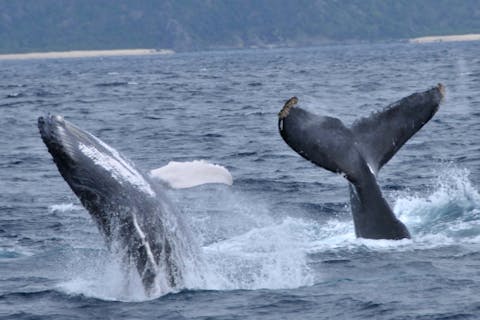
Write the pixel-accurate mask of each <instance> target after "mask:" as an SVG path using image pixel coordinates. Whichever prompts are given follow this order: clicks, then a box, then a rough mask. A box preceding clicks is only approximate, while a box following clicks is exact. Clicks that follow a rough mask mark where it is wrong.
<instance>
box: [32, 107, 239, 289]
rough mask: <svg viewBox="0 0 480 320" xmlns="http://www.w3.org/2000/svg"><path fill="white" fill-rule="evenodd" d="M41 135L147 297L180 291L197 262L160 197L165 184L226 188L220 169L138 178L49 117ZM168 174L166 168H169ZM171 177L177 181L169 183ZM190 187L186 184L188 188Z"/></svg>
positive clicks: (85, 136)
mask: <svg viewBox="0 0 480 320" xmlns="http://www.w3.org/2000/svg"><path fill="white" fill-rule="evenodd" d="M38 128H39V131H40V135H41V137H42V139H43V141H44V143H45V144H46V146H47V148H48V151H49V152H50V154H51V155H52V157H53V160H54V162H55V163H56V165H57V167H58V170H59V171H60V174H61V175H62V176H63V178H64V179H65V181H66V182H67V183H68V185H69V186H70V188H71V189H72V190H73V192H74V193H75V194H76V195H77V196H78V198H79V199H80V202H81V203H82V205H83V206H84V207H85V208H86V209H87V210H88V212H89V213H90V215H91V216H92V218H93V220H94V221H95V222H96V224H97V226H98V228H99V230H100V233H101V234H102V235H103V237H104V238H105V241H106V243H107V246H108V247H109V249H110V250H111V251H113V252H115V253H118V254H120V255H121V256H122V260H123V262H124V264H123V265H124V266H127V267H130V266H133V267H134V269H136V270H137V271H138V274H139V276H140V278H141V281H142V283H143V286H144V288H145V292H146V293H147V295H152V294H156V293H164V292H168V291H170V290H171V289H176V288H179V287H182V285H183V280H184V274H183V273H184V270H185V269H186V264H188V266H189V267H191V265H192V264H195V261H197V260H198V257H197V256H196V255H197V253H196V251H195V248H194V246H192V244H191V243H192V241H191V239H190V236H189V232H188V230H186V228H185V227H184V225H183V223H182V221H181V220H180V219H179V217H178V213H177V211H176V210H175V208H174V206H173V205H172V204H171V203H170V201H169V200H168V199H167V197H166V195H165V183H156V181H155V179H157V178H161V179H164V180H165V182H166V184H170V185H172V184H174V183H173V182H175V183H177V184H178V183H179V181H180V182H181V185H182V186H181V187H188V186H194V185H199V184H203V183H209V182H216V183H227V184H231V182H232V178H231V175H230V173H229V172H228V171H227V170H226V169H225V168H223V167H220V166H213V165H210V164H207V163H205V162H191V163H186V164H183V165H182V166H180V168H181V169H182V170H183V171H185V170H186V171H190V172H189V173H191V171H192V170H189V169H192V167H194V168H197V169H198V168H200V169H201V170H205V169H208V171H209V174H210V175H212V174H213V175H214V178H213V180H212V181H209V176H201V175H198V174H197V175H196V176H195V179H193V182H191V183H190V182H189V180H188V179H183V178H182V173H181V172H180V170H178V166H179V165H178V163H177V165H172V164H169V165H168V166H166V167H165V168H166V169H164V170H159V169H157V171H155V170H154V171H153V172H152V173H151V174H150V175H148V174H143V173H142V172H141V171H140V170H138V169H137V168H136V167H135V165H134V164H133V163H132V162H131V161H129V160H128V159H126V158H125V157H124V156H122V155H121V154H120V153H119V152H118V151H117V150H115V149H114V148H112V147H111V146H109V145H108V144H106V143H105V142H103V141H101V140H100V139H99V138H97V137H95V136H94V135H92V134H90V133H88V132H86V131H84V130H82V129H80V128H79V127H77V126H75V125H74V124H72V123H70V122H68V121H66V120H65V119H64V118H63V117H61V116H53V115H49V116H46V117H40V118H39V119H38ZM172 167H173V169H169V168H172ZM172 171H173V172H174V173H175V174H174V175H173V177H174V178H176V180H173V182H172V181H169V180H168V179H169V176H172V175H171V173H172ZM189 183H190V184H189Z"/></svg>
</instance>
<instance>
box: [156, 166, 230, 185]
mask: <svg viewBox="0 0 480 320" xmlns="http://www.w3.org/2000/svg"><path fill="white" fill-rule="evenodd" d="M150 177H153V178H157V179H160V180H163V181H165V182H167V183H168V184H169V185H170V186H171V187H172V188H174V189H183V188H191V187H195V186H199V185H202V184H206V183H222V184H227V185H229V186H231V185H232V184H233V178H232V175H231V174H230V172H229V171H228V170H227V169H226V168H224V167H222V166H220V165H216V164H212V163H209V162H206V161H204V160H194V161H189V162H176V161H170V162H169V163H168V164H167V165H166V166H164V167H161V168H158V169H154V170H152V171H150Z"/></svg>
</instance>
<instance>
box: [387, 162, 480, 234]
mask: <svg viewBox="0 0 480 320" xmlns="http://www.w3.org/2000/svg"><path fill="white" fill-rule="evenodd" d="M394 211H395V213H396V214H397V215H398V216H399V217H400V219H402V221H404V222H405V223H406V224H407V225H408V227H409V228H410V229H411V230H412V231H413V234H414V236H417V237H420V238H422V237H423V238H428V237H431V236H441V237H443V238H445V240H447V241H452V242H453V241H467V242H470V241H473V242H480V194H479V192H478V190H477V189H476V188H475V187H474V185H473V184H472V182H471V181H470V179H469V171H468V170H466V169H458V168H448V169H445V170H444V171H442V172H441V173H440V175H439V176H438V178H437V181H435V188H434V191H433V192H432V193H430V194H429V195H427V196H421V195H417V196H407V197H403V198H399V199H397V201H396V203H395V206H394Z"/></svg>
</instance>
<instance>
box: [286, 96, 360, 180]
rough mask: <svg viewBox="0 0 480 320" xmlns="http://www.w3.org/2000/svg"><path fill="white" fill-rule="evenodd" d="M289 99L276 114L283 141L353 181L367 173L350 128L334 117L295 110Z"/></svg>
mask: <svg viewBox="0 0 480 320" xmlns="http://www.w3.org/2000/svg"><path fill="white" fill-rule="evenodd" d="M297 101H298V99H297V98H295V97H294V98H291V99H290V100H288V101H287V102H286V103H285V106H284V107H283V109H282V110H281V111H280V113H279V121H278V128H279V130H280V135H281V136H282V138H283V139H284V140H285V142H286V143H287V144H288V145H289V146H290V147H291V148H292V149H293V150H295V151H296V152H297V153H299V154H300V155H301V156H302V157H304V158H305V159H307V160H309V161H311V162H313V163H315V164H316V165H318V166H320V167H322V168H325V169H327V170H329V171H332V172H335V173H343V174H345V176H346V178H347V179H348V180H350V181H352V182H354V181H356V180H358V179H359V178H360V175H361V174H362V172H364V170H365V169H366V170H368V168H367V164H366V162H365V160H363V158H362V156H361V154H360V152H359V151H358V150H357V148H356V143H355V139H354V138H353V135H352V132H351V131H350V129H348V128H346V127H345V126H344V125H343V123H342V122H341V121H340V120H339V119H337V118H333V117H326V116H319V115H315V114H312V113H310V112H308V111H306V110H303V109H302V108H299V107H295V104H296V103H297Z"/></svg>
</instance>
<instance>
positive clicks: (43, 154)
mask: <svg viewBox="0 0 480 320" xmlns="http://www.w3.org/2000/svg"><path fill="white" fill-rule="evenodd" d="M479 52H480V42H472V43H456V44H447V43H443V44H442V43H437V44H430V45H412V44H399V43H397V44H373V45H339V46H327V47H323V48H311V49H285V50H245V51H227V52H205V53H192V54H175V55H171V56H146V57H116V58H88V59H65V60H31V61H0V70H1V74H2V76H1V77H0V115H1V117H0V142H1V144H0V210H1V214H0V317H2V318H5V319H94V318H98V319H154V318H158V319H478V318H480V298H479V297H480V193H479V189H480V139H479V137H480V55H479V54H478V53H479ZM438 82H442V83H444V84H445V85H446V89H447V97H446V100H445V102H444V103H443V104H442V106H441V108H440V110H439V112H438V113H437V115H436V116H435V117H434V119H432V121H430V123H428V124H427V125H426V126H425V127H424V128H423V129H422V130H421V131H420V132H419V133H418V134H417V135H416V136H415V137H414V138H413V139H412V140H411V141H409V142H408V143H407V144H406V145H405V146H404V147H403V149H402V150H401V151H400V152H399V153H398V154H397V155H396V156H395V157H394V158H393V159H392V160H391V161H390V163H389V164H388V165H386V166H385V167H384V168H383V169H382V172H381V174H380V180H379V183H380V184H381V186H382V189H383V191H384V193H385V196H386V197H387V199H388V200H389V202H390V203H391V205H392V207H394V211H395V212H396V214H397V215H398V216H399V218H400V219H401V220H402V221H404V222H405V223H406V225H407V226H408V227H409V229H410V231H411V233H412V236H413V239H412V240H402V241H385V240H379V241H374V240H362V239H356V238H355V236H354V230H353V225H352V219H351V216H350V211H349V202H348V190H347V183H346V181H345V180H344V179H343V178H342V177H340V176H337V175H334V174H331V173H329V172H327V171H325V170H323V169H320V168H318V167H315V166H314V165H312V164H310V163H309V162H307V161H305V160H303V159H302V158H300V157H299V156H298V155H297V154H296V153H294V152H293V151H292V150H290V148H289V147H288V146H287V145H286V144H285V143H284V142H283V141H282V140H281V138H280V136H279V134H278V132H277V127H276V126H277V112H278V111H279V110H280V108H281V107H282V106H283V102H284V101H285V100H286V99H288V98H290V97H291V96H293V95H296V96H298V97H299V99H300V104H301V105H302V106H303V107H305V108H307V109H309V110H312V111H315V112H317V113H321V114H328V115H332V116H337V117H339V118H341V119H342V120H343V121H344V122H345V123H346V124H347V125H348V124H350V123H352V122H353V120H354V119H356V118H358V117H362V116H367V115H369V114H370V113H371V112H372V111H375V110H378V109H380V108H383V107H384V106H386V105H387V104H389V103H391V102H393V101H395V100H397V99H400V98H402V97H403V96H406V95H409V94H410V93H412V92H415V91H423V90H426V89H428V88H430V87H432V86H434V85H436V84H437V83H438ZM48 112H50V113H58V114H62V115H64V116H65V117H66V118H67V119H68V120H70V121H72V122H73V123H76V124H77V125H79V126H81V127H82V128H84V129H86V130H89V131H91V132H92V133H93V134H95V135H97V136H98V137H100V138H101V139H103V140H104V141H106V142H107V143H109V144H111V145H112V146H114V147H115V148H117V149H118V150H119V151H120V152H122V153H123V154H124V155H126V156H127V157H129V158H131V159H132V160H133V161H134V162H135V163H137V165H138V166H139V167H141V168H143V169H145V170H149V169H153V168H157V167H160V166H162V165H165V164H167V163H168V161H171V160H176V161H189V160H194V159H206V160H208V161H211V162H214V163H219V164H222V165H224V166H226V167H227V168H228V169H229V170H230V171H231V173H232V174H233V176H234V185H233V186H232V187H225V186H202V187H198V188H193V189H190V190H177V191H170V192H169V196H170V197H171V198H172V199H173V201H174V202H175V203H176V205H177V206H178V207H179V208H180V209H181V214H182V219H184V220H185V222H186V224H187V225H188V226H189V228H190V229H191V230H192V232H193V234H194V236H195V241H197V242H198V244H199V245H200V246H201V250H202V256H203V259H204V261H205V277H202V278H201V279H195V278H194V277H192V279H190V280H189V281H187V287H186V288H185V289H184V290H181V291H180V292H172V293H168V294H166V295H162V296H159V297H153V298H152V299H146V298H145V296H144V294H143V292H142V290H141V289H140V288H137V289H134V288H132V287H127V286H125V283H128V282H129V280H130V279H125V276H124V275H122V273H120V272H119V266H118V264H117V263H116V262H115V261H116V260H115V259H114V258H112V257H111V256H110V255H109V254H108V252H107V251H106V249H105V247H104V244H103V240H102V238H101V237H100V235H99V233H98V231H97V229H96V227H95V225H94V224H93V223H92V221H91V220H90V217H89V215H88V213H87V212H86V211H85V210H84V209H83V208H82V207H81V206H80V204H79V202H78V200H77V199H76V197H75V196H74V195H73V193H72V192H71V190H70V189H69V187H68V186H67V184H66V183H65V182H64V180H63V179H62V178H61V177H60V175H59V173H58V171H57V169H56V167H55V165H54V164H53V163H52V160H51V157H50V155H49V154H48V152H47V150H46V147H45V146H44V145H43V143H42V141H41V139H40V137H39V134H38V131H37V127H36V119H37V117H38V116H40V115H42V114H45V113H48Z"/></svg>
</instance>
